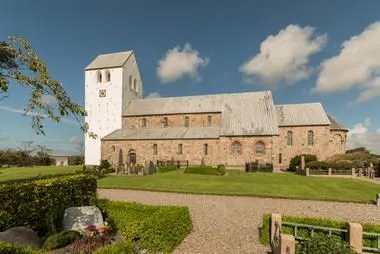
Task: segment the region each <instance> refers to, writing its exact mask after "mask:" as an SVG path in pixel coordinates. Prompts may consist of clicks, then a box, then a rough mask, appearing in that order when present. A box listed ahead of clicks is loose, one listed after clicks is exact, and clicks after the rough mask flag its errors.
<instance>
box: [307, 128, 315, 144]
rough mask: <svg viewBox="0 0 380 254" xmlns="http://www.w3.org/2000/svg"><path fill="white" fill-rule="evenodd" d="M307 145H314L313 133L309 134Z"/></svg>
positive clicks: (309, 132)
mask: <svg viewBox="0 0 380 254" xmlns="http://www.w3.org/2000/svg"><path fill="white" fill-rule="evenodd" d="M307 145H309V146H313V145H314V133H313V131H308V132H307Z"/></svg>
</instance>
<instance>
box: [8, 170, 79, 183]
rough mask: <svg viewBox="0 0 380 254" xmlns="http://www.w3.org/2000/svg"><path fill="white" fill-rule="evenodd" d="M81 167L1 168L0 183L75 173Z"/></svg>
mask: <svg viewBox="0 0 380 254" xmlns="http://www.w3.org/2000/svg"><path fill="white" fill-rule="evenodd" d="M80 169H81V166H69V167H58V166H35V167H10V168H0V183H1V182H5V181H11V180H20V179H27V178H31V177H35V176H38V175H61V174H69V173H74V172H75V171H76V170H80Z"/></svg>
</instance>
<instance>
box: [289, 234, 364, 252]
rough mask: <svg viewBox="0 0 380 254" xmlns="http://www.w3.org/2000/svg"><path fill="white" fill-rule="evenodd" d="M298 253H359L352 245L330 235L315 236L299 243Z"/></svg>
mask: <svg viewBox="0 0 380 254" xmlns="http://www.w3.org/2000/svg"><path fill="white" fill-rule="evenodd" d="M296 253H297V254H319V253H329V254H357V252H356V251H354V250H353V249H352V248H351V247H350V246H347V245H346V244H345V243H344V242H342V241H336V240H335V239H332V238H330V237H323V238H319V237H315V238H311V239H308V240H306V241H302V242H300V243H299V244H297V248H296Z"/></svg>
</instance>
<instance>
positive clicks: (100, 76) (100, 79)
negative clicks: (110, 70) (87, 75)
mask: <svg viewBox="0 0 380 254" xmlns="http://www.w3.org/2000/svg"><path fill="white" fill-rule="evenodd" d="M96 75H97V80H96V81H97V82H98V83H102V73H101V72H100V71H98V72H97V73H96Z"/></svg>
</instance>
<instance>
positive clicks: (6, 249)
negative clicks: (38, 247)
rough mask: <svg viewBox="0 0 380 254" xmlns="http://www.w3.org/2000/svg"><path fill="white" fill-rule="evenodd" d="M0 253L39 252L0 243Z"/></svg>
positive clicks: (24, 253) (36, 253)
mask: <svg viewBox="0 0 380 254" xmlns="http://www.w3.org/2000/svg"><path fill="white" fill-rule="evenodd" d="M0 253H4V254H38V253H39V252H37V251H35V250H32V249H30V248H25V247H22V246H18V245H13V244H9V243H6V242H2V241H0Z"/></svg>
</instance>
